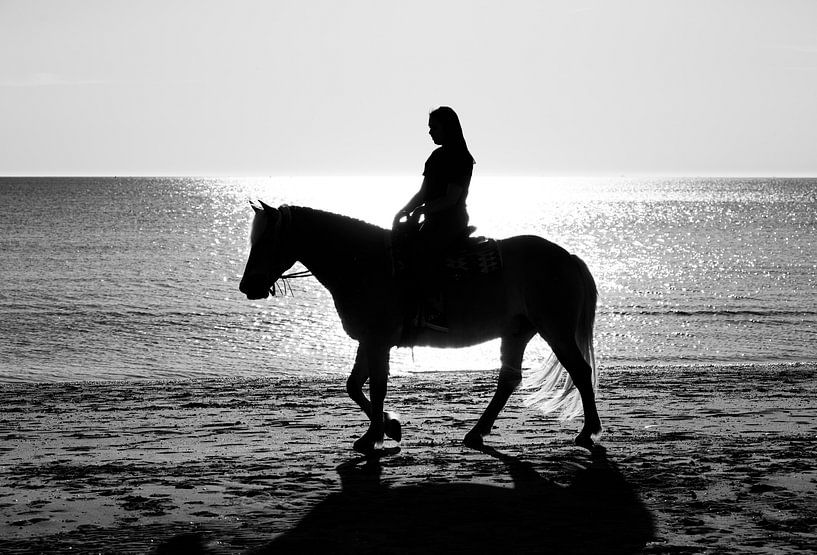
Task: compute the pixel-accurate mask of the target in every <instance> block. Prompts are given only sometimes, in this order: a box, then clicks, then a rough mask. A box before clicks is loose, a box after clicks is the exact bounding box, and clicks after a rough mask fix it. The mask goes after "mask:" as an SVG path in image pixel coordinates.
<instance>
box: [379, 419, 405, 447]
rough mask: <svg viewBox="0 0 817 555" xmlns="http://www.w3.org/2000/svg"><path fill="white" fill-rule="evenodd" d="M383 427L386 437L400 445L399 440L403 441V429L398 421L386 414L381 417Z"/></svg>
mask: <svg viewBox="0 0 817 555" xmlns="http://www.w3.org/2000/svg"><path fill="white" fill-rule="evenodd" d="M383 427H384V431H385V433H386V437H388V438H389V439H393V440H394V441H396V442H397V443H400V440H402V439H403V427H402V426H401V425H400V421H399V420H397V419H396V418H392V417H391V416H390V415H389V414H388V413H387V414H385V415H384V416H383Z"/></svg>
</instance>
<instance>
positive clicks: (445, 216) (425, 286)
mask: <svg viewBox="0 0 817 555" xmlns="http://www.w3.org/2000/svg"><path fill="white" fill-rule="evenodd" d="M428 134H429V135H431V139H432V140H433V141H434V144H437V145H439V148H437V149H435V150H434V151H433V152H432V153H431V156H429V157H428V160H426V163H425V168H424V170H423V176H424V177H423V184H422V185H421V187H420V190H419V191H418V192H417V193H416V194H415V195H414V196H413V197H411V200H409V201H408V203H407V204H406V205H405V206H404V207H403V208H402V210H400V211H399V212H398V213H397V215H396V216H395V218H394V226H393V228H394V229H395V230H400V229H401V228H402V229H405V228H408V229H409V230H411V229H413V228H417V226H418V225H419V228H417V229H418V232H417V234H416V241H417V246H418V247H419V248H420V250H421V252H422V255H423V258H424V264H423V265H422V266H423V267H424V268H423V270H424V272H423V273H425V274H426V275H425V276H423V279H421V280H420V289H421V292H422V293H423V295H424V296H425V297H429V296H430V294H434V296H433V297H432V298H431V299H430V301H431V305H430V309H431V313H429V314H426V315H425V318H424V319H425V323H426V325H429V327H432V328H436V329H439V330H441V331H445V330H447V323H446V321H445V316H444V314H443V313H442V299H441V298H440V297H439V287H435V285H437V284H436V283H435V282H438V279H437V278H436V276H435V271H436V268H437V266H438V265H439V263H440V259H441V258H442V256H443V254H444V253H445V252H446V250H447V249H448V248H449V247H451V246H452V244H453V243H455V242H456V241H457V240H458V239H461V238H463V237H465V236H467V235H468V211H467V209H466V206H465V199H466V198H467V197H468V186H469V185H470V184H471V174H472V173H473V169H474V163H475V162H474V158H473V156H471V153H470V152H469V151H468V146H467V145H466V144H465V137H463V134H462V126H461V125H460V120H459V118H458V117H457V113H456V112H454V110H452V109H451V108H449V107H447V106H441V107H439V108H437V109H435V110H433V111H432V112H431V113H430V114H429V116H428ZM421 218H422V219H423V221H422V223H420V219H421ZM403 226H405V227H403Z"/></svg>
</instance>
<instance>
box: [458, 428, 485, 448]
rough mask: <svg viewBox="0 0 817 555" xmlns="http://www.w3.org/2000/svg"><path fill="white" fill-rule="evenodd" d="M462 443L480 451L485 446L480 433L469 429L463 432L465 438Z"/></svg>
mask: <svg viewBox="0 0 817 555" xmlns="http://www.w3.org/2000/svg"><path fill="white" fill-rule="evenodd" d="M462 444H463V445H465V446H466V447H468V448H469V449H476V450H478V451H481V450H482V449H484V448H485V441H483V439H482V434H480V433H479V432H474V431H470V432H468V433H467V434H465V438H463V440H462Z"/></svg>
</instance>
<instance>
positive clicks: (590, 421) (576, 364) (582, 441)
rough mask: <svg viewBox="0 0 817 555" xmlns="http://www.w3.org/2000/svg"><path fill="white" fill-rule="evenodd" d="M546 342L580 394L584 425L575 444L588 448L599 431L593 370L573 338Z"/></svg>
mask: <svg viewBox="0 0 817 555" xmlns="http://www.w3.org/2000/svg"><path fill="white" fill-rule="evenodd" d="M548 343H549V344H550V347H551V348H552V349H553V353H554V354H555V355H556V358H557V359H559V362H560V363H561V364H562V366H564V367H565V370H567V373H568V374H570V378H571V379H572V380H573V383H574V384H575V385H576V389H578V390H579V395H581V399H582V411H583V412H584V425H583V426H582V430H581V432H579V435H578V436H577V437H576V440H575V441H576V445H578V446H580V447H585V448H587V449H590V448H591V447H592V446H593V436H594V435H596V434H599V433H601V419H600V418H599V413H598V410H597V409H596V393H595V392H594V391H593V370H592V368H590V364H588V363H587V361H586V360H584V357H583V356H582V353H581V351H580V350H579V347H578V345H576V342H575V340H574V339H573V338H569V339H568V338H565V339H564V340H563V341H553V340H552V339H551V340H550V341H548Z"/></svg>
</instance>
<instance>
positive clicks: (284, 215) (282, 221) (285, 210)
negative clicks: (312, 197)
mask: <svg viewBox="0 0 817 555" xmlns="http://www.w3.org/2000/svg"><path fill="white" fill-rule="evenodd" d="M278 214H279V215H280V217H279V218H278V221H277V222H276V223H275V230H274V231H273V237H275V238H276V239H278V238H279V237H281V236H282V235H283V234H284V233H288V232H289V229H290V227H291V226H292V210H291V209H290V207H289V206H287V205H286V204H284V205H282V206H281V207H279V208H278ZM311 276H312V272H310V271H309V270H300V271H297V272H290V273H288V274H282V275H281V277H279V278H278V279H276V280H275V281H273V282H272V287H270V289H269V292H270V294H271V295H272V296H273V297H274V296H275V294H276V291H281V296H285V295H286V293H287V289H289V293H290V294H294V293H293V292H292V286H291V285H290V284H289V281H288V280H290V279H298V278H305V277H311ZM279 281H280V282H281V285H278V282H279Z"/></svg>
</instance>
